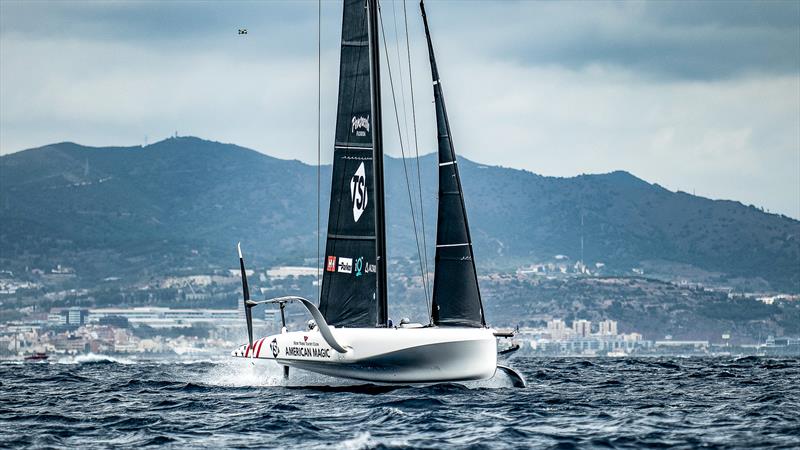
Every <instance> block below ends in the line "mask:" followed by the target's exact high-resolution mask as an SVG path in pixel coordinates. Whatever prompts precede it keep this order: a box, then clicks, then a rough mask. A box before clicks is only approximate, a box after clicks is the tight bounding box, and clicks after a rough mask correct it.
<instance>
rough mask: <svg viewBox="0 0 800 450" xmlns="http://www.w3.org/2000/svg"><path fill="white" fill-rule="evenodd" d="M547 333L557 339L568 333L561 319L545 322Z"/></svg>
mask: <svg viewBox="0 0 800 450" xmlns="http://www.w3.org/2000/svg"><path fill="white" fill-rule="evenodd" d="M547 333H548V334H549V335H550V338H551V339H553V340H555V341H558V340H561V339H564V338H565V337H566V336H567V334H569V333H568V330H567V324H566V323H564V321H563V320H561V319H553V320H550V321H548V322H547Z"/></svg>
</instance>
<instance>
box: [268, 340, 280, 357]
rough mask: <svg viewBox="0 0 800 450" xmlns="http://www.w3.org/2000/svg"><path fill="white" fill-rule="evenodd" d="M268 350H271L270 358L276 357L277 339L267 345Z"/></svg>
mask: <svg viewBox="0 0 800 450" xmlns="http://www.w3.org/2000/svg"><path fill="white" fill-rule="evenodd" d="M269 348H270V350H272V357H273V358H277V357H278V339H277V338H276V339H273V340H272V342H270V343H269Z"/></svg>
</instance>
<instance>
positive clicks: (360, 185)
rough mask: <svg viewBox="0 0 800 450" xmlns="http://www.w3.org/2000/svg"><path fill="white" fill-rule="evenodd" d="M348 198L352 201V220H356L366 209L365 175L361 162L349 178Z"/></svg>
mask: <svg viewBox="0 0 800 450" xmlns="http://www.w3.org/2000/svg"><path fill="white" fill-rule="evenodd" d="M350 199H351V200H352V201H353V220H354V221H356V222H358V219H360V218H361V214H363V213H364V210H365V209H367V177H366V171H365V170H364V163H363V162H362V163H361V165H359V166H358V169H356V173H354V174H353V177H352V178H351V179H350Z"/></svg>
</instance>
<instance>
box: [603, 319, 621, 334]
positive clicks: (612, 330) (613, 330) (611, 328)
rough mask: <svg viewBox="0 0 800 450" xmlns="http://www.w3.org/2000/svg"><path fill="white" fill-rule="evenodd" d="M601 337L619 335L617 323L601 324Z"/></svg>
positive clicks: (605, 322)
mask: <svg viewBox="0 0 800 450" xmlns="http://www.w3.org/2000/svg"><path fill="white" fill-rule="evenodd" d="M600 335H601V336H616V335H617V321H616V320H604V321H602V322H600Z"/></svg>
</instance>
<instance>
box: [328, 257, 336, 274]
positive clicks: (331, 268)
mask: <svg viewBox="0 0 800 450" xmlns="http://www.w3.org/2000/svg"><path fill="white" fill-rule="evenodd" d="M325 270H327V271H328V272H336V257H335V256H328V264H327V265H326V266H325Z"/></svg>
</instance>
